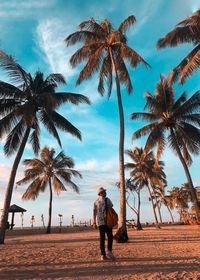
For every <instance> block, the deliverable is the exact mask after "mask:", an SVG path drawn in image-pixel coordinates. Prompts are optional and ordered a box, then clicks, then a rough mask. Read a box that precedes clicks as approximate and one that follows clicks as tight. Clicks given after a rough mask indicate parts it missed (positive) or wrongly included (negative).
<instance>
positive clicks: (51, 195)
mask: <svg viewBox="0 0 200 280" xmlns="http://www.w3.org/2000/svg"><path fill="white" fill-rule="evenodd" d="M49 192H50V197H49V222H48V226H47V233H51V217H52V199H53V192H52V186H51V178H49Z"/></svg>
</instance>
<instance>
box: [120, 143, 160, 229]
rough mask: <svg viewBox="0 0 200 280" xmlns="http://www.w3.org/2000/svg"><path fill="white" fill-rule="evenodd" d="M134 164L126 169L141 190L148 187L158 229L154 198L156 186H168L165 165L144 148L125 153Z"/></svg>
mask: <svg viewBox="0 0 200 280" xmlns="http://www.w3.org/2000/svg"><path fill="white" fill-rule="evenodd" d="M125 153H126V154H127V155H128V157H130V159H131V160H132V162H128V163H126V164H125V168H126V169H129V170H130V176H131V179H132V181H133V183H135V184H136V185H138V186H139V187H140V189H142V188H144V187H147V189H148V192H149V200H150V201H151V203H152V209H153V214H154V218H155V223H156V226H157V227H158V218H157V214H156V210H155V204H154V198H155V191H154V187H155V186H156V185H161V184H166V180H165V178H166V175H165V173H164V171H163V166H164V163H163V162H162V161H158V162H156V160H155V157H154V154H153V152H152V151H150V152H148V153H145V152H144V150H143V149H142V148H138V147H135V148H134V149H133V150H126V152H125Z"/></svg>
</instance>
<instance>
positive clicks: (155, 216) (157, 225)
mask: <svg viewBox="0 0 200 280" xmlns="http://www.w3.org/2000/svg"><path fill="white" fill-rule="evenodd" d="M147 188H148V191H149V196H150V199H151V204H152V209H153V214H154V218H155V222H156V227H157V228H160V227H159V224H158V218H157V215H156V209H155V206H154V202H153V197H152V193H151V190H150V187H149V185H147Z"/></svg>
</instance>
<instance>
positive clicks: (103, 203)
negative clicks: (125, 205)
mask: <svg viewBox="0 0 200 280" xmlns="http://www.w3.org/2000/svg"><path fill="white" fill-rule="evenodd" d="M97 195H98V196H99V197H98V199H97V200H96V201H95V203H94V210H93V227H94V228H97V226H98V228H99V236H100V251H101V260H102V261H103V260H107V259H111V260H115V257H114V255H113V253H112V244H113V232H112V228H110V227H108V226H107V225H106V207H112V206H113V204H112V202H111V200H110V199H109V198H107V197H106V190H105V189H104V188H98V189H97ZM106 234H107V238H108V243H107V249H108V250H107V254H106V251H105V235H106Z"/></svg>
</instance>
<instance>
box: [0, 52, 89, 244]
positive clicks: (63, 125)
mask: <svg viewBox="0 0 200 280" xmlns="http://www.w3.org/2000/svg"><path fill="white" fill-rule="evenodd" d="M0 68H2V69H3V70H4V71H5V72H6V73H7V74H8V75H9V77H10V78H11V81H12V83H6V82H3V81H0V138H2V137H4V136H6V137H7V138H6V142H5V145H4V152H5V155H6V156H9V155H12V154H14V153H16V157H15V160H14V163H13V166H12V170H11V173H10V177H9V180H8V185H7V189H6V194H5V201H4V208H3V213H2V216H1V225H0V228H1V230H0V244H2V243H4V238H5V228H6V222H7V218H8V209H9V206H10V202H11V198H12V191H13V185H14V181H15V176H16V172H17V168H18V165H19V162H20V160H21V157H22V155H23V151H24V149H25V146H26V144H27V142H28V141H29V142H30V143H31V145H32V147H33V150H34V152H35V153H36V154H37V153H38V151H39V149H40V141H39V139H40V123H42V124H43V125H44V127H45V128H46V129H47V130H48V131H49V133H50V134H52V135H53V136H54V138H55V139H56V140H57V142H58V143H59V145H60V146H61V140H60V137H59V134H58V131H57V128H59V129H61V130H63V131H65V132H67V133H70V134H72V135H73V136H75V137H77V138H78V139H81V133H80V131H79V130H78V129H77V128H76V127H75V126H73V125H72V124H71V123H70V122H69V121H68V120H67V119H65V118H64V117H63V116H62V115H60V114H59V113H58V112H57V109H58V108H59V106H60V105H62V104H63V103H65V102H68V103H72V104H74V105H78V104H80V103H87V104H89V100H88V98H87V97H85V96H83V95H80V94H75V93H67V92H60V93H58V92H56V88H57V87H58V85H60V84H65V80H64V78H63V76H62V75H60V74H51V75H49V76H48V77H47V78H44V76H43V74H42V73H41V72H36V73H35V75H34V76H33V77H32V76H31V74H29V73H27V72H26V71H25V70H24V69H23V68H22V67H21V66H20V65H19V64H18V63H16V62H15V60H14V59H13V58H12V57H11V56H8V55H6V54H5V53H3V52H1V53H0Z"/></svg>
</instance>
